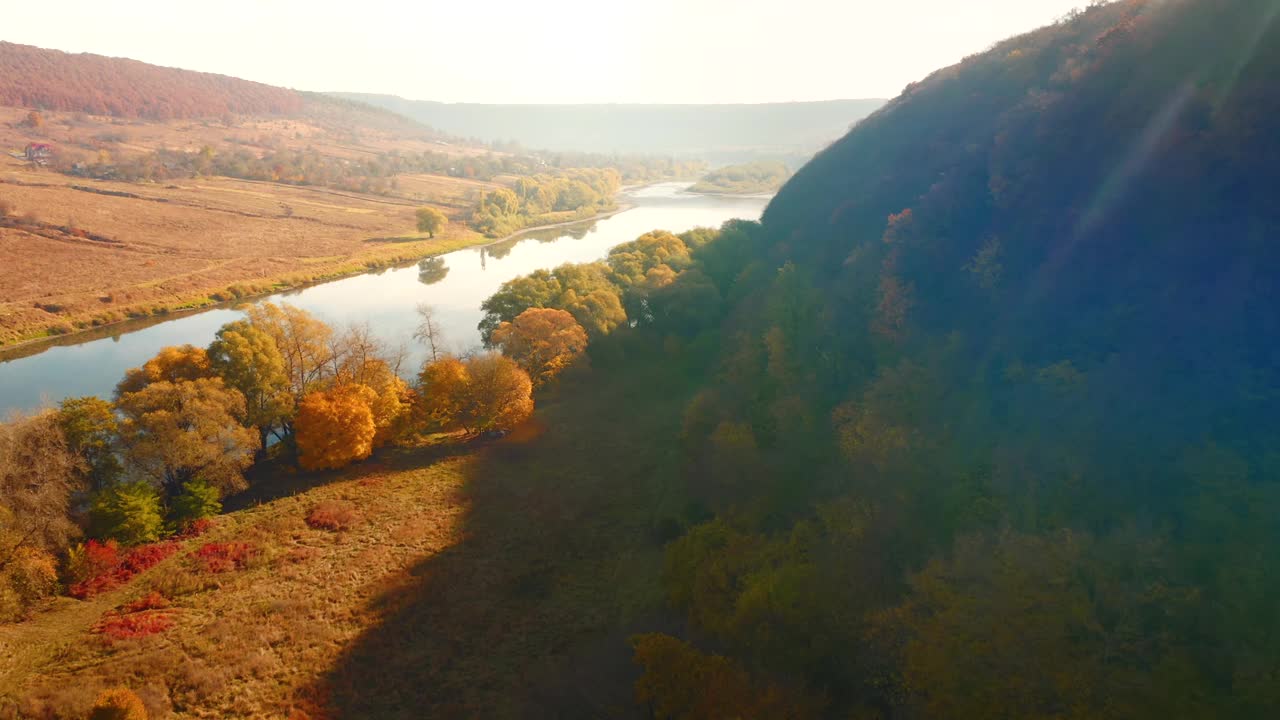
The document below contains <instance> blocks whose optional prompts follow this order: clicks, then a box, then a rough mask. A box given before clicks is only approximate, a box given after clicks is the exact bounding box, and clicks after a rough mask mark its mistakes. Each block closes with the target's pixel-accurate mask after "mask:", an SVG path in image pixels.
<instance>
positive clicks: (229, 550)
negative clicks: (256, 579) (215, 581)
mask: <svg viewBox="0 0 1280 720" xmlns="http://www.w3.org/2000/svg"><path fill="white" fill-rule="evenodd" d="M254 552H255V551H254V549H253V547H252V546H250V545H249V543H236V542H230V543H205V544H204V545H201V546H200V549H199V550H196V551H195V552H194V553H192V557H194V558H195V559H196V561H197V562H198V563H199V564H200V566H201V567H202V568H203V569H204V570H205V572H211V573H220V572H228V571H230V570H240V569H243V568H244V566H245V565H246V564H248V562H249V558H251V557H253V555H254Z"/></svg>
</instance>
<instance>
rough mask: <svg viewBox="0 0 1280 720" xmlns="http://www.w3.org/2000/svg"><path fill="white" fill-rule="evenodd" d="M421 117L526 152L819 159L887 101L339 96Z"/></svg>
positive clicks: (454, 131)
mask: <svg viewBox="0 0 1280 720" xmlns="http://www.w3.org/2000/svg"><path fill="white" fill-rule="evenodd" d="M332 95H334V96H337V97H343V98H348V99H353V100H361V101H363V102H367V103H369V104H371V105H376V106H379V107H383V108H387V109H388V110H392V111H394V112H397V113H400V114H402V115H405V116H406V117H410V118H413V119H414V120H417V121H419V122H422V123H425V124H427V125H430V126H432V127H434V128H437V129H439V130H441V131H443V132H447V133H450V134H452V135H457V136H460V137H470V138H478V139H481V140H485V141H490V142H495V141H496V142H505V141H512V140H514V141H516V142H518V143H520V144H522V145H524V146H525V147H531V148H544V149H548V150H577V151H584V152H606V153H615V152H616V153H658V154H676V155H699V156H703V157H709V158H712V159H716V158H723V159H725V160H731V159H742V158H749V157H751V156H753V155H759V154H772V155H788V154H794V153H803V154H806V155H807V154H811V153H813V152H815V151H816V150H818V149H820V148H822V147H823V146H825V145H826V144H827V143H829V142H831V141H833V140H835V139H836V138H838V137H840V136H841V135H843V134H844V133H845V132H847V131H848V129H849V127H850V126H852V125H853V124H854V123H856V122H857V121H858V120H860V119H862V118H863V117H866V116H867V115H868V114H870V113H871V112H873V111H874V110H875V109H876V108H878V107H880V106H881V105H883V104H884V102H885V101H884V100H877V99H866V100H830V101H825V102H798V103H768V104H760V105H483V104H471V103H456V104H455V103H440V102H429V101H419V100H406V99H404V98H401V97H396V96H394V95H365V94H360V93H332Z"/></svg>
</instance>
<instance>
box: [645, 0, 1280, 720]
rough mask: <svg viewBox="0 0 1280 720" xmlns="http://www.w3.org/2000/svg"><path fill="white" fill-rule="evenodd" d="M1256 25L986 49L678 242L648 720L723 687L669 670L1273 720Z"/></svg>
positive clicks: (1131, 8) (963, 707) (1261, 113)
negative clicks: (694, 509) (679, 526)
mask: <svg viewBox="0 0 1280 720" xmlns="http://www.w3.org/2000/svg"><path fill="white" fill-rule="evenodd" d="M1278 13H1280V4H1277V3H1276V2H1274V1H1272V0H1266V1H1262V0H1256V1H1255V0H1241V1H1238V2H1228V3H1222V2H1210V1H1207V0H1176V1H1168V2H1143V1H1142V0H1127V1H1124V2H1117V3H1113V4H1108V5H1099V6H1094V7H1091V8H1090V9H1088V10H1086V11H1081V12H1077V13H1073V14H1071V15H1069V16H1068V17H1066V18H1064V19H1063V20H1062V21H1060V22H1059V23H1057V24H1055V25H1052V26H1050V27H1046V28H1042V29H1040V30H1037V31H1035V32H1032V33H1029V34H1027V35H1022V36H1019V37H1015V38H1011V39H1009V40H1006V41H1004V42H1001V43H999V44H997V45H996V46H995V47H994V48H992V49H991V50H990V51H988V52H985V53H983V54H980V55H975V56H973V57H970V58H968V59H966V60H965V61H963V62H961V63H959V64H957V65H955V66H953V67H948V68H945V69H942V70H939V71H937V72H935V73H934V74H932V75H931V76H929V77H928V78H925V79H924V80H922V81H921V82H919V83H915V84H913V85H911V86H909V87H908V88H907V90H906V91H905V92H904V93H903V94H902V95H901V96H900V97H898V98H896V99H895V100H893V101H891V102H890V103H889V104H888V105H887V106H885V107H884V108H882V109H881V110H879V111H877V112H876V113H874V114H873V115H872V116H871V117H869V118H867V119H866V120H864V121H863V122H862V123H860V124H859V125H858V127H857V128H855V129H854V130H853V131H852V132H850V133H849V134H848V135H847V136H846V137H844V138H843V139H842V140H840V141H839V142H837V143H835V144H834V145H832V146H831V147H830V148H828V149H827V150H825V151H823V152H822V153H820V154H819V155H818V156H817V157H815V158H814V159H813V161H812V162H810V163H809V164H808V165H806V166H805V167H804V168H803V169H801V170H800V171H799V172H798V173H797V174H796V175H795V177H794V178H793V179H792V180H791V181H790V182H788V183H787V184H786V186H785V187H783V189H782V190H781V191H780V192H779V193H778V195H777V197H776V198H775V199H774V200H773V202H772V203H771V205H770V206H769V208H768V210H767V211H766V213H765V215H764V218H763V221H762V226H761V227H759V228H745V229H744V228H738V229H735V230H734V231H733V233H732V236H733V242H731V243H727V242H726V240H727V238H725V237H722V238H721V239H720V240H719V241H718V242H717V243H713V244H712V245H710V246H708V248H707V250H705V251H703V252H702V253H700V255H701V257H700V258H698V260H699V262H698V264H697V265H695V267H696V268H698V269H700V270H701V271H702V272H703V273H705V275H706V276H708V277H710V278H711V279H712V280H714V281H715V282H716V284H717V286H718V289H719V291H720V296H721V297H723V298H726V300H728V306H727V307H726V309H725V310H724V312H723V313H721V314H720V316H719V320H718V321H717V322H715V323H712V324H704V325H702V326H701V328H702V329H701V330H700V331H699V332H698V333H697V334H696V335H694V336H693V338H694V339H691V340H689V344H688V345H687V346H685V347H687V348H688V350H687V351H686V352H690V353H698V352H699V349H701V352H700V360H701V364H700V367H701V368H704V369H705V371H706V372H708V373H709V374H710V376H711V379H709V380H708V381H707V382H705V383H704V384H703V388H702V391H701V392H700V394H699V395H698V397H697V398H696V399H695V401H693V402H692V403H690V404H689V406H688V407H687V409H686V412H685V418H684V426H683V430H682V432H681V433H680V434H679V435H678V436H673V437H670V438H668V439H667V440H666V441H665V442H664V441H663V440H660V439H656V440H655V444H656V445H658V446H669V447H678V448H679V452H680V453H681V454H682V456H683V457H684V458H685V461H684V462H685V464H684V470H683V474H682V477H683V478H684V481H685V483H686V486H687V488H688V490H689V491H690V492H691V493H692V494H694V495H695V496H697V497H701V498H703V499H704V500H703V501H704V502H705V503H706V505H707V506H708V507H709V508H710V509H711V510H712V511H714V513H715V519H713V520H711V521H709V522H702V523H695V524H692V525H691V526H690V527H688V529H687V530H686V532H685V534H684V535H683V537H682V538H681V539H679V540H677V541H675V542H674V543H673V544H671V545H670V546H668V552H667V564H666V575H665V578H666V579H665V587H666V588H667V591H668V599H669V600H670V602H671V603H672V605H673V607H675V608H677V609H678V610H679V611H680V612H682V613H684V614H685V616H686V617H687V618H688V619H689V622H690V624H691V627H690V628H689V629H688V630H687V631H684V632H682V633H680V637H681V638H683V639H684V640H687V641H688V643H689V644H685V643H682V642H679V641H676V640H670V639H667V640H662V641H659V640H648V641H646V643H650V644H645V645H642V646H640V650H638V653H639V654H638V656H637V657H638V658H639V659H640V660H641V662H645V663H646V664H647V667H648V668H649V675H648V676H647V678H646V680H645V681H644V682H643V684H642V685H639V686H637V692H641V693H643V694H644V697H648V698H649V699H650V702H651V703H655V704H657V705H658V706H659V707H665V708H667V710H665V711H662V712H660V714H664V713H665V714H671V715H676V714H677V712H676V711H677V710H681V711H691V712H694V713H695V714H696V712H697V710H696V708H698V707H706V706H708V705H707V704H711V703H714V702H717V701H723V698H724V697H725V696H724V695H717V694H716V693H723V692H724V687H726V686H724V685H714V686H713V685H710V684H704V685H702V686H701V687H699V686H698V684H697V683H689V682H687V681H685V680H683V678H685V677H688V676H689V674H690V673H691V672H693V671H692V670H691V669H690V666H691V664H693V665H694V666H696V667H705V668H707V669H706V672H708V673H724V676H725V677H726V678H733V677H740V676H741V675H740V674H742V673H746V674H749V676H750V677H752V678H754V681H753V686H755V687H760V686H762V685H764V684H765V683H770V682H772V683H776V684H777V687H779V688H782V689H783V690H785V689H790V690H791V691H794V692H795V694H792V695H783V697H786V698H788V699H787V701H786V705H787V707H789V708H790V709H791V711H792V712H791V713H790V714H788V715H787V716H790V717H815V716H818V713H816V712H813V711H812V708H813V707H815V706H818V707H822V706H825V708H826V710H825V716H829V717H837V716H838V717H848V716H852V717H894V718H920V717H937V718H943V717H945V718H979V717H983V718H986V717H1004V718H1062V717H1079V718H1084V717H1089V718H1145V717H1150V718H1161V717H1175V716H1176V717H1184V718H1202V717H1203V718H1210V717H1249V718H1262V717H1269V716H1270V715H1272V714H1273V713H1274V710H1275V708H1276V707H1277V704H1276V703H1277V700H1278V698H1280V696H1277V694H1276V688H1277V685H1276V683H1275V672H1276V670H1277V669H1278V668H1280V645H1277V644H1276V643H1275V642H1274V638H1276V637H1280V624H1278V623H1277V616H1276V615H1275V613H1274V612H1273V610H1272V608H1273V605H1272V603H1271V602H1270V600H1269V599H1268V598H1271V597H1272V596H1273V593H1274V592H1275V590H1276V588H1277V587H1280V569H1278V568H1277V565H1276V563H1275V562H1274V561H1273V560H1272V558H1274V557H1275V553H1276V552H1277V550H1280V535H1277V534H1276V526H1275V524H1274V523H1273V522H1272V521H1271V519H1270V518H1273V517H1274V515H1275V513H1276V512H1277V511H1280V493H1278V492H1277V485H1276V479H1277V477H1278V475H1277V465H1276V455H1275V447H1276V445H1275V442H1276V438H1277V437H1280V413H1277V410H1278V409H1280V408H1278V407H1277V398H1278V397H1280V393H1278V390H1280V371H1278V370H1277V366H1276V363H1275V358H1276V356H1277V355H1276V353H1277V349H1280V312H1278V311H1277V308H1280V304H1278V301H1280V296H1278V295H1277V292H1278V291H1280V252H1277V246H1276V242H1275V240H1276V238H1277V237H1280V205H1277V204H1276V203H1275V202H1274V200H1273V198H1272V197H1271V195H1272V194H1273V189H1274V188H1275V187H1277V183H1278V182H1280V170H1278V169H1277V166H1276V164H1275V163H1274V162H1273V161H1272V158H1275V157H1277V156H1280V155H1278V154H1277V153H1278V152H1280V133H1278V132H1277V130H1280V128H1277V125H1276V123H1277V120H1276V118H1277V117H1280V115H1277V110H1278V109H1280V86H1277V85H1276V83H1275V81H1274V78H1275V77H1276V76H1277V74H1278V73H1280V24H1278V23H1276V22H1275V19H1276V17H1277V14H1278ZM691 272H694V271H693V270H687V271H686V274H688V273H691ZM666 332H668V333H670V332H672V330H670V329H668V330H666ZM689 336H690V335H689V333H688V331H686V332H685V337H686V338H688V337H689ZM713 338H714V340H713ZM655 629H657V628H655ZM695 648H696V649H695ZM699 650H701V652H699ZM710 653H721V654H723V655H725V656H727V657H728V658H729V659H728V660H727V661H726V659H725V658H724V657H720V658H718V659H717V658H716V657H715V656H713V655H711V654H710ZM725 662H729V663H730V664H729V665H725V664H724V663H725ZM715 668H720V669H719V670H717V669H715ZM734 668H736V669H734ZM725 682H726V683H727V682H728V680H725ZM783 690H780V692H783ZM777 698H778V696H773V697H772V699H770V698H769V697H765V698H759V699H758V702H760V703H770V702H774V701H777ZM756 707H757V708H760V707H763V705H761V706H756ZM768 707H770V708H771V712H765V711H764V710H760V709H757V710H756V711H755V712H759V713H760V715H761V716H769V715H772V716H782V713H780V712H779V711H778V708H777V707H776V706H774V705H769V706H768ZM751 712H752V711H745V713H746V715H745V716H749V715H750V714H751Z"/></svg>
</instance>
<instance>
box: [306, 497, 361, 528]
mask: <svg viewBox="0 0 1280 720" xmlns="http://www.w3.org/2000/svg"><path fill="white" fill-rule="evenodd" d="M359 519H360V514H359V513H357V512H356V509H355V507H354V506H352V504H351V503H348V502H342V501H340V500H326V501H325V502H322V503H320V504H319V505H316V506H315V507H313V508H311V512H309V513H307V517H306V521H307V525H308V526H310V527H312V528H315V529H316V530H335V531H339V530H350V529H351V526H352V525H355V524H356V521H357V520H359Z"/></svg>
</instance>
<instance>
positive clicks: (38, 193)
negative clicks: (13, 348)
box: [0, 161, 486, 344]
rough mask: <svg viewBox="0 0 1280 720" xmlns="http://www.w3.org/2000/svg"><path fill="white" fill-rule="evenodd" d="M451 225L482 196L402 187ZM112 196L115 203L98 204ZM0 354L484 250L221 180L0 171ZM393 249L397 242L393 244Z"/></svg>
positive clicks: (314, 195) (455, 234) (455, 228)
mask: <svg viewBox="0 0 1280 720" xmlns="http://www.w3.org/2000/svg"><path fill="white" fill-rule="evenodd" d="M409 180H410V181H411V182H414V183H415V185H416V186H418V187H420V188H422V192H423V193H424V194H430V197H431V198H432V202H431V203H430V204H433V205H436V206H438V207H440V208H441V209H442V210H443V211H444V212H445V213H446V214H447V215H451V216H454V217H456V216H457V215H458V214H459V213H460V212H461V210H460V208H462V207H465V206H466V203H467V198H468V197H469V196H470V194H471V193H474V192H476V191H478V190H480V189H482V188H484V187H486V184H485V183H480V182H475V181H469V180H462V179H454V178H436V177H422V178H410V179H409ZM104 192H107V193H120V194H115V195H112V194H102V193H104ZM0 200H4V201H5V202H7V203H8V204H9V205H10V206H11V207H12V208H13V216H11V217H10V218H9V219H8V220H7V221H5V222H4V223H3V225H0V344H3V343H13V342H17V341H20V340H24V339H30V338H32V337H38V336H41V335H44V334H61V333H66V332H71V331H74V330H78V329H83V328H86V327H90V326H94V325H101V324H105V323H110V322H115V321H118V320H123V319H125V318H128V317H138V316H145V315H149V314H155V313H158V312H163V311H166V310H172V309H177V308H184V307H196V306H200V305H205V304H209V303H211V302H216V301H218V300H225V299H231V298H233V297H236V296H239V295H243V294H257V293H261V292H266V291H269V290H273V289H281V288H285V287H293V286H297V285H303V284H307V283H309V282H314V281H316V280H319V279H324V278H328V277H334V276H338V275H342V274H350V273H352V272H358V271H360V270H363V269H366V268H368V267H374V266H380V265H387V264H391V263H393V262H396V261H401V260H407V259H412V258H415V257H421V256H424V255H428V254H432V253H438V252H445V251H448V250H452V249H456V248H459V247H462V246H465V245H469V244H473V243H476V242H480V241H482V240H483V237H482V236H481V235H479V234H478V233H475V232H473V231H471V230H469V229H467V228H466V227H465V226H464V225H463V224H462V222H460V221H459V222H455V223H450V225H449V226H448V227H447V228H446V230H445V231H444V232H443V233H441V234H440V235H438V236H437V237H436V238H435V239H427V238H426V237H425V236H422V235H418V233H417V232H416V229H415V221H414V217H413V212H414V209H415V208H416V207H418V206H419V205H420V204H423V203H418V202H410V201H406V200H396V199H389V198H380V197H374V196H361V195H357V194H353V193H346V192H338V191H333V190H326V189H323V188H307V187H294V186H288V185H277V184H271V183H260V182H252V181H244V180H232V179H228V178H200V179H198V180H191V181H183V182H180V183H174V184H170V185H165V186H160V185H136V184H130V183H117V182H101V181H86V180H80V179H76V178H68V177H64V176H61V175H56V174H54V173H50V172H42V171H35V170H30V169H27V168H23V167H20V166H17V164H16V161H15V164H14V165H12V166H9V167H4V166H0ZM388 240H394V241H388Z"/></svg>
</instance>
